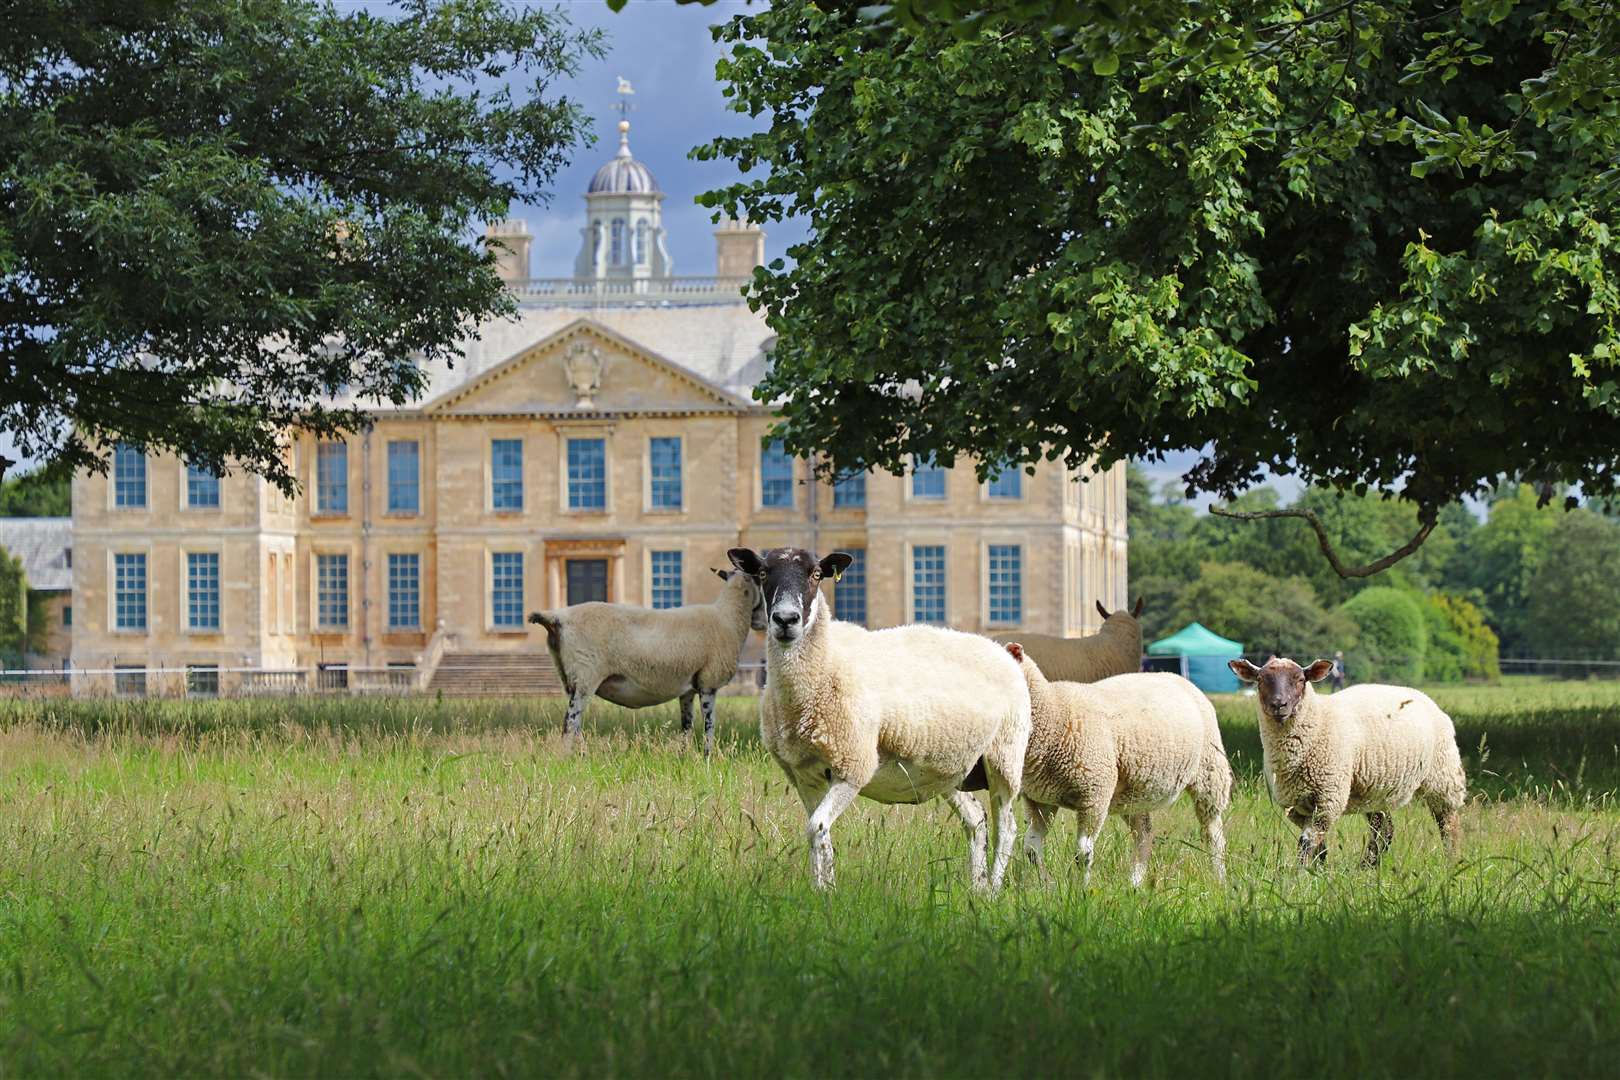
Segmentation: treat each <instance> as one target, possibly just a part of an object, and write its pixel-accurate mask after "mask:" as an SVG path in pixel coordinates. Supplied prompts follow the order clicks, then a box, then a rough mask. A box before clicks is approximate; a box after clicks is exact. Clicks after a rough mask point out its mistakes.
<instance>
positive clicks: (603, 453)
mask: <svg viewBox="0 0 1620 1080" xmlns="http://www.w3.org/2000/svg"><path fill="white" fill-rule="evenodd" d="M568 509H570V510H606V509H607V441H606V440H604V439H569V440H568Z"/></svg>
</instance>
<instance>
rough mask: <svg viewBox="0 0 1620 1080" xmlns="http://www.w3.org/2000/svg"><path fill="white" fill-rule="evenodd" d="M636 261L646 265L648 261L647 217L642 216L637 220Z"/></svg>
mask: <svg viewBox="0 0 1620 1080" xmlns="http://www.w3.org/2000/svg"><path fill="white" fill-rule="evenodd" d="M636 262H637V263H638V264H641V265H645V264H646V262H647V219H646V218H642V219H641V220H640V221H638V222H636Z"/></svg>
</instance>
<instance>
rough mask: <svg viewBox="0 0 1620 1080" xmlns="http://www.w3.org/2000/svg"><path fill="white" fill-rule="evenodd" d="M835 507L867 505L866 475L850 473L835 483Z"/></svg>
mask: <svg viewBox="0 0 1620 1080" xmlns="http://www.w3.org/2000/svg"><path fill="white" fill-rule="evenodd" d="M833 505H834V506H851V507H860V506H865V505H866V474H865V473H864V472H858V473H850V474H849V475H848V476H844V477H841V478H840V479H838V480H837V481H835V482H834V483H833Z"/></svg>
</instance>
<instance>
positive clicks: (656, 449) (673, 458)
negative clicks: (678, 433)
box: [647, 439, 681, 510]
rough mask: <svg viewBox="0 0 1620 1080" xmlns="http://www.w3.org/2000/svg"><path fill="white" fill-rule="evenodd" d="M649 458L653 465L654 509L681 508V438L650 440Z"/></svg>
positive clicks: (648, 446) (648, 445)
mask: <svg viewBox="0 0 1620 1080" xmlns="http://www.w3.org/2000/svg"><path fill="white" fill-rule="evenodd" d="M647 458H648V460H649V462H650V463H651V467H652V506H653V509H654V510H679V509H680V508H681V440H680V439H652V440H649V442H648V444H647Z"/></svg>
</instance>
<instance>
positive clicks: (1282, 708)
mask: <svg viewBox="0 0 1620 1080" xmlns="http://www.w3.org/2000/svg"><path fill="white" fill-rule="evenodd" d="M1227 666H1228V667H1230V668H1231V669H1232V672H1233V674H1235V675H1236V676H1237V677H1238V678H1240V679H1242V680H1243V681H1244V682H1252V683H1254V684H1255V692H1256V694H1258V695H1259V698H1260V708H1261V709H1262V710H1263V711H1264V712H1265V714H1266V715H1267V716H1269V717H1271V718H1272V719H1273V720H1275V721H1277V723H1279V724H1287V723H1288V722H1289V721H1291V720H1293V718H1294V717H1295V715H1296V714H1298V712H1299V706H1300V702H1302V701H1304V700H1305V685H1306V684H1307V683H1313V682H1317V681H1318V680H1320V679H1323V678H1325V677H1326V676H1327V674H1328V672H1330V671H1332V670H1333V662H1332V661H1331V660H1318V661H1316V662H1315V663H1314V664H1312V665H1311V666H1310V667H1308V668H1302V667H1300V666H1299V665H1298V664H1296V663H1294V661H1292V660H1289V659H1287V658H1286V657H1281V656H1274V657H1272V658H1271V659H1270V660H1267V661H1266V663H1265V666H1264V667H1255V666H1254V665H1253V664H1251V663H1249V662H1248V661H1247V660H1233V661H1232V662H1231V663H1230V664H1228V665H1227Z"/></svg>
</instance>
